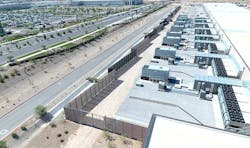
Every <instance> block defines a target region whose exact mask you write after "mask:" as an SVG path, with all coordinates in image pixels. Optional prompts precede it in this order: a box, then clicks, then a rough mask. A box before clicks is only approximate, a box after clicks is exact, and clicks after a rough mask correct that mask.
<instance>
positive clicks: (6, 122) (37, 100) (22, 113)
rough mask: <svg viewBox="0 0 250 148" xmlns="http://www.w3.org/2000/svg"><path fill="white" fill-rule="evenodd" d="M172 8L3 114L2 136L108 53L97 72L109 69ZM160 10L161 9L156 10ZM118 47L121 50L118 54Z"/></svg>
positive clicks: (77, 90)
mask: <svg viewBox="0 0 250 148" xmlns="http://www.w3.org/2000/svg"><path fill="white" fill-rule="evenodd" d="M172 10H173V7H169V8H168V9H166V10H165V11H164V12H162V11H161V13H160V14H159V15H156V14H154V15H155V16H154V17H153V18H152V20H151V21H150V22H149V23H148V24H146V25H144V26H142V27H141V28H139V29H137V30H136V31H134V32H133V33H131V34H129V35H128V36H127V37H125V38H124V39H123V40H121V41H119V42H118V43H116V44H115V45H113V46H112V47H111V48H109V49H107V50H106V51H104V52H103V53H102V54H100V55H98V56H97V57H96V58H93V59H91V60H89V61H88V62H87V63H85V64H83V65H82V66H80V67H78V68H77V69H75V70H74V71H73V72H71V73H69V74H68V75H66V76H65V77H63V78H62V79H61V80H59V81H57V82H56V83H54V84H52V85H50V86H49V87H47V88H46V89H44V90H42V91H41V92H39V93H38V94H36V95H35V96H33V97H32V98H30V99H29V100H28V101H27V102H25V103H24V104H22V105H20V106H19V107H17V108H16V109H14V110H13V111H11V112H9V113H8V114H6V115H5V116H3V117H1V118H0V139H2V138H3V137H5V136H6V135H8V134H9V133H10V132H11V131H12V130H14V129H15V128H16V127H18V126H19V125H20V124H22V123H23V122H24V121H26V120H27V119H28V118H29V117H31V116H32V115H33V113H34V108H35V107H36V106H37V105H41V104H43V105H46V104H48V103H49V102H50V101H51V100H53V99H54V98H55V97H56V96H57V95H58V94H60V93H61V92H62V91H64V90H66V89H67V88H68V87H69V86H70V85H71V84H72V83H73V82H75V81H77V80H79V79H80V78H81V77H82V76H83V75H84V74H86V73H88V72H89V71H91V70H92V69H94V68H95V67H96V66H97V65H98V64H99V63H102V62H103V59H107V58H109V57H114V58H112V59H113V60H112V62H111V63H110V62H109V63H107V64H106V66H104V67H103V68H102V69H101V70H100V71H98V73H99V74H100V73H102V72H103V71H105V70H107V68H108V66H109V65H110V64H112V63H113V62H114V61H115V60H116V59H118V58H120V57H121V56H122V55H123V53H125V52H126V51H127V50H129V49H130V48H131V47H132V46H133V45H135V44H136V43H137V42H138V40H140V39H142V38H143V37H144V32H149V31H151V30H152V28H153V27H155V26H157V25H158V24H159V22H160V21H161V18H166V17H167V16H168V14H169V13H170V12H171V11H172ZM157 14H158V13H157ZM118 50H120V53H119V54H117V53H118V52H117V51H118ZM88 85H89V83H88V82H85V83H83V84H82V86H80V87H79V88H78V89H76V90H75V91H73V92H72V94H71V95H69V96H68V97H66V98H65V99H64V101H62V102H61V103H60V104H59V105H58V106H55V108H54V109H53V110H52V114H55V113H56V112H57V111H58V110H60V109H62V108H63V106H64V105H66V104H67V103H68V102H70V101H71V100H72V99H73V98H74V97H75V96H76V95H78V94H79V93H80V92H81V91H82V90H83V89H84V88H85V87H87V86H88Z"/></svg>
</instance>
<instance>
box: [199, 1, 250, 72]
mask: <svg viewBox="0 0 250 148" xmlns="http://www.w3.org/2000/svg"><path fill="white" fill-rule="evenodd" d="M204 7H205V9H206V10H207V11H208V13H209V14H210V15H211V16H212V19H213V20H214V21H216V22H217V23H218V25H219V27H220V28H221V29H222V31H223V32H224V33H225V34H226V36H227V37H228V39H229V40H230V42H231V43H232V45H233V46H234V47H235V50H236V51H237V52H238V53H239V55H240V56H241V58H242V60H243V61H244V63H245V64H246V66H247V67H248V69H249V67H250V58H249V54H250V50H249V49H248V46H249V45H248V42H249V40H250V28H249V26H250V11H249V10H247V9H245V8H242V7H239V6H237V5H235V4H230V3H207V4H204Z"/></svg>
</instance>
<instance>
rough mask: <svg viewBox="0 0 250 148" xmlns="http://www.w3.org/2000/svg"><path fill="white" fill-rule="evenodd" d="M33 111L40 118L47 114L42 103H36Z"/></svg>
mask: <svg viewBox="0 0 250 148" xmlns="http://www.w3.org/2000/svg"><path fill="white" fill-rule="evenodd" d="M35 113H36V115H37V116H39V118H42V117H44V116H45V115H46V114H47V108H46V107H45V106H43V105H38V106H37V107H36V108H35Z"/></svg>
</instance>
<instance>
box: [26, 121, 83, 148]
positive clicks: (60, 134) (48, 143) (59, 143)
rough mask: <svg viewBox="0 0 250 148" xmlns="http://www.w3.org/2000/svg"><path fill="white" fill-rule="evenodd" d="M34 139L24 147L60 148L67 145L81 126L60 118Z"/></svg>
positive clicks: (29, 140) (28, 141)
mask: <svg viewBox="0 0 250 148" xmlns="http://www.w3.org/2000/svg"><path fill="white" fill-rule="evenodd" d="M43 128H44V129H42V132H40V133H39V134H38V135H37V136H35V137H34V138H33V139H28V140H27V141H25V144H27V145H25V144H24V145H23V147H27V148H57V147H58V148H59V147H63V146H64V145H65V143H67V141H68V139H69V136H70V135H72V134H74V133H75V132H76V131H77V129H78V128H79V125H78V124H76V123H73V122H71V121H68V120H64V119H63V116H59V117H58V118H57V119H55V120H54V121H53V122H52V123H50V124H49V125H48V126H46V127H43Z"/></svg>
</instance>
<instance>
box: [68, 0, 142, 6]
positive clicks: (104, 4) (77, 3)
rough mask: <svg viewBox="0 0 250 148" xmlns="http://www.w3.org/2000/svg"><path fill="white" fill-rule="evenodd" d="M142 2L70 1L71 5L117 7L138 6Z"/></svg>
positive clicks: (137, 0)
mask: <svg viewBox="0 0 250 148" xmlns="http://www.w3.org/2000/svg"><path fill="white" fill-rule="evenodd" d="M142 3H143V1H142V0H72V1H71V5H90V6H119V5H139V4H142Z"/></svg>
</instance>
